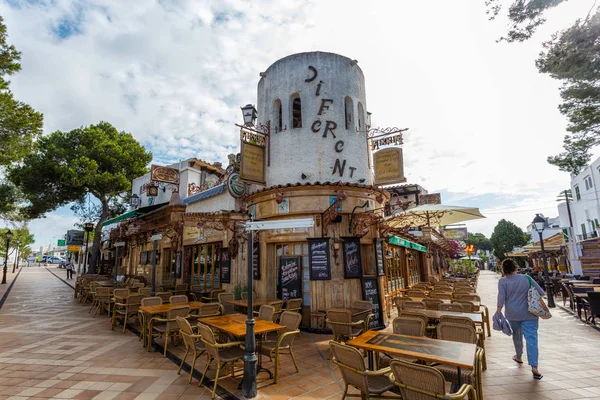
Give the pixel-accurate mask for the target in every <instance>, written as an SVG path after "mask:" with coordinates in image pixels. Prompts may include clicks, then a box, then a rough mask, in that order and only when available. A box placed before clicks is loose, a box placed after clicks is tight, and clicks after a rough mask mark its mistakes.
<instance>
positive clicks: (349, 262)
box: [342, 237, 362, 279]
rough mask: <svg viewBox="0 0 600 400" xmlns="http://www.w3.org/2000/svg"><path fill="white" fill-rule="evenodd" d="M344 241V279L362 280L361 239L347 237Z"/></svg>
mask: <svg viewBox="0 0 600 400" xmlns="http://www.w3.org/2000/svg"><path fill="white" fill-rule="evenodd" d="M342 239H343V246H342V250H343V256H344V279H350V278H362V261H361V258H360V239H359V238H354V237H345V238H342Z"/></svg>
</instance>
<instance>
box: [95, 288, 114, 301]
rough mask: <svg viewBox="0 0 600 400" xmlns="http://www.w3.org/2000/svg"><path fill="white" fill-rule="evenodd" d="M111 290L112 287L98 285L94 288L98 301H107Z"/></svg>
mask: <svg viewBox="0 0 600 400" xmlns="http://www.w3.org/2000/svg"><path fill="white" fill-rule="evenodd" d="M111 292H112V288H108V287H99V288H96V298H97V299H98V300H100V301H109V300H110V297H111V296H110V294H111Z"/></svg>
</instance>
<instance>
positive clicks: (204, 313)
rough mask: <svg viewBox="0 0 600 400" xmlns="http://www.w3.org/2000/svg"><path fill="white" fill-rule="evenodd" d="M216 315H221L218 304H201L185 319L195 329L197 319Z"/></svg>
mask: <svg viewBox="0 0 600 400" xmlns="http://www.w3.org/2000/svg"><path fill="white" fill-rule="evenodd" d="M217 315H221V305H220V304H219V303H202V304H200V307H198V309H197V310H194V311H191V313H190V315H188V316H187V318H186V319H187V320H188V321H189V322H190V324H192V326H193V327H194V328H195V327H196V326H195V325H196V324H197V323H198V318H204V317H214V316H217Z"/></svg>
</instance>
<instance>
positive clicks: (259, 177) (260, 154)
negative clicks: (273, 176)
mask: <svg viewBox="0 0 600 400" xmlns="http://www.w3.org/2000/svg"><path fill="white" fill-rule="evenodd" d="M240 180H242V181H244V182H250V183H260V184H264V183H265V148H264V147H260V146H257V145H255V144H252V143H248V142H242V165H241V168H240Z"/></svg>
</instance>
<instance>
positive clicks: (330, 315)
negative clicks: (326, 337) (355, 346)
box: [327, 308, 365, 342]
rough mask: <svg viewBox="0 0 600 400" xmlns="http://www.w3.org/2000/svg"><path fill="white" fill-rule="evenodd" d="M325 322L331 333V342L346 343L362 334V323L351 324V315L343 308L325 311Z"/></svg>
mask: <svg viewBox="0 0 600 400" xmlns="http://www.w3.org/2000/svg"><path fill="white" fill-rule="evenodd" d="M327 322H328V323H329V325H331V330H332V331H333V341H335V342H346V341H348V340H350V339H353V338H355V337H357V336H358V335H360V334H361V333H363V329H364V327H365V325H364V321H362V320H361V321H355V322H352V313H351V312H350V311H349V310H345V309H343V308H331V309H329V310H327Z"/></svg>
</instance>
